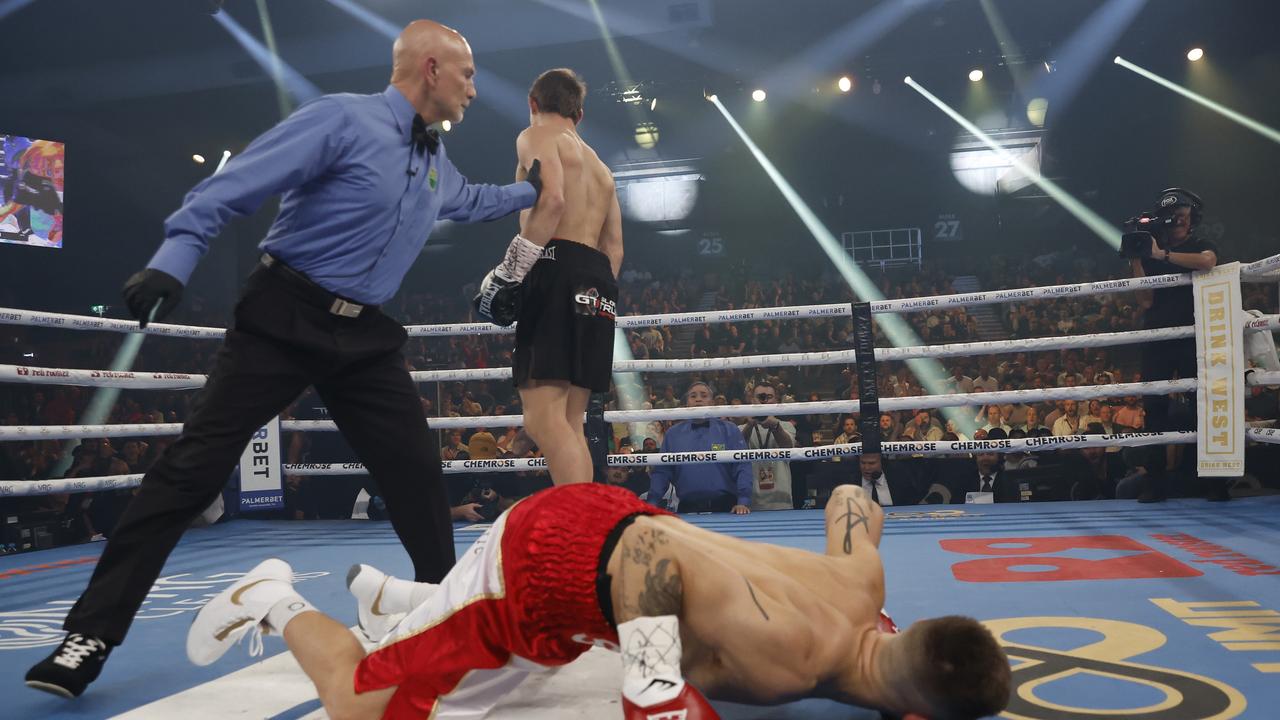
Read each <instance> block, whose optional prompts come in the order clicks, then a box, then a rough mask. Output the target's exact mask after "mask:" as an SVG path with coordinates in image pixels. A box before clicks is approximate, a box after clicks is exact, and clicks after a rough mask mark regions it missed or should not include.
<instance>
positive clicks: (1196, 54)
mask: <svg viewBox="0 0 1280 720" xmlns="http://www.w3.org/2000/svg"><path fill="white" fill-rule="evenodd" d="M1202 57H1204V50H1201V49H1200V48H1191V50H1190V51H1189V52H1187V59H1188V60H1190V61H1191V62H1195V61H1197V60H1199V59H1200V58H1202Z"/></svg>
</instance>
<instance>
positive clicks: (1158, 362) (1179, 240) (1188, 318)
mask: <svg viewBox="0 0 1280 720" xmlns="http://www.w3.org/2000/svg"><path fill="white" fill-rule="evenodd" d="M1203 220H1204V201H1203V200H1201V199H1200V196H1199V195H1196V194H1195V193H1193V192H1191V191H1190V190H1185V189H1183V188H1169V189H1168V190H1165V191H1163V192H1161V193H1160V199H1159V200H1158V201H1157V202H1156V207H1155V210H1154V211H1151V212H1144V213H1142V214H1141V215H1139V216H1138V217H1135V218H1130V219H1129V220H1127V221H1125V228H1124V229H1125V234H1124V237H1123V238H1122V240H1121V244H1120V255H1121V256H1122V257H1125V258H1128V259H1129V267H1130V270H1131V272H1132V275H1133V277H1146V276H1148V275H1166V274H1172V273H1184V272H1187V271H1188V270H1209V269H1212V268H1213V267H1214V266H1215V265H1217V264H1218V247H1217V246H1216V245H1215V244H1214V243H1213V242H1212V241H1211V240H1207V239H1205V238H1204V237H1201V236H1199V235H1197V234H1196V232H1195V231H1196V228H1198V227H1199V226H1200V223H1201V222H1202V221H1203ZM1138 300H1139V302H1140V303H1141V304H1142V306H1143V307H1144V308H1145V313H1144V319H1145V323H1144V325H1145V327H1146V328H1147V329H1151V328H1163V327H1183V326H1186V325H1191V324H1194V322H1195V302H1194V300H1193V298H1192V294H1191V292H1190V290H1189V289H1188V288H1186V287H1169V288H1159V289H1156V290H1142V291H1139V292H1138ZM1175 374H1176V375H1177V377H1179V378H1193V377H1195V376H1196V347H1195V339H1194V338H1184V339H1182V340H1165V341H1161V342H1149V343H1146V344H1144V345H1143V346H1142V379H1143V380H1144V381H1149V380H1171V379H1173V377H1174V376H1175ZM1143 405H1144V408H1145V409H1146V427H1145V429H1146V430H1147V431H1156V432H1158V431H1166V430H1181V429H1191V428H1193V427H1194V425H1193V422H1194V421H1192V420H1191V418H1190V417H1177V418H1174V417H1170V403H1169V397H1168V396H1166V395H1147V396H1145V397H1144V398H1143ZM1180 450H1181V448H1180V447H1174V446H1169V447H1162V446H1159V445H1152V446H1150V450H1149V453H1148V458H1147V464H1146V470H1147V473H1146V483H1145V487H1144V489H1143V492H1142V494H1141V495H1140V496H1139V497H1138V500H1139V501H1140V502H1157V501H1160V500H1163V499H1164V497H1165V487H1164V479H1165V472H1166V469H1167V468H1168V467H1170V466H1175V465H1176V462H1177V460H1178V459H1179V458H1180V453H1179V452H1178V451H1180ZM1223 489H1225V487H1224V488H1223Z"/></svg>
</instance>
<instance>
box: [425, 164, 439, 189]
mask: <svg viewBox="0 0 1280 720" xmlns="http://www.w3.org/2000/svg"><path fill="white" fill-rule="evenodd" d="M439 184H440V176H439V175H437V174H436V169H435V168H431V169H430V170H428V171H427V187H429V188H431V189H432V190H435V189H436V185H439Z"/></svg>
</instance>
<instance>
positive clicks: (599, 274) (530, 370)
mask: <svg viewBox="0 0 1280 720" xmlns="http://www.w3.org/2000/svg"><path fill="white" fill-rule="evenodd" d="M617 310H618V283H617V281H616V280H614V278H613V269H612V267H611V266H610V265H609V258H608V256H606V255H605V254H604V253H602V252H600V251H599V250H596V249H595V248H591V247H587V246H586V245H583V244H582V243H578V242H573V241H570V240H558V239H553V240H552V241H551V242H549V243H547V247H546V249H545V250H543V252H542V257H541V258H539V259H538V262H536V263H534V266H533V269H532V270H530V271H529V274H528V275H526V276H525V278H524V282H523V283H522V284H521V298H520V316H519V318H518V319H517V321H516V322H517V324H516V352H515V361H514V363H513V365H514V368H513V370H514V377H513V379H514V381H515V385H516V387H517V388H518V387H520V386H522V385H524V384H525V383H527V382H528V381H529V380H567V381H568V382H569V383H570V384H572V385H576V386H578V387H582V388H588V389H589V390H591V391H592V392H608V391H609V380H610V377H611V375H612V373H613V327H614V320H615V318H616V313H617Z"/></svg>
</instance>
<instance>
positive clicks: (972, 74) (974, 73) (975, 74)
mask: <svg viewBox="0 0 1280 720" xmlns="http://www.w3.org/2000/svg"><path fill="white" fill-rule="evenodd" d="M969 79H970V80H972V81H973V82H978V81H979V80H981V79H982V70H981V69H980V68H974V69H973V70H970V71H969Z"/></svg>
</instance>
